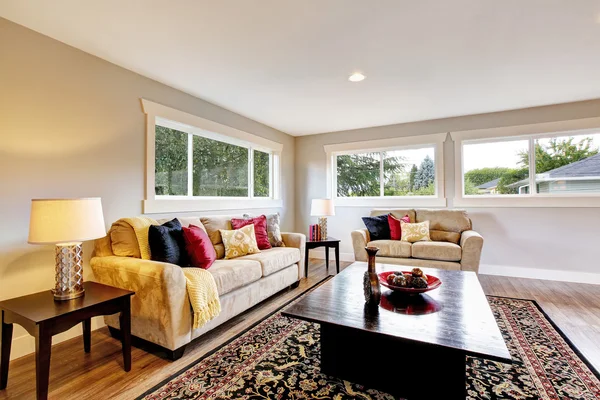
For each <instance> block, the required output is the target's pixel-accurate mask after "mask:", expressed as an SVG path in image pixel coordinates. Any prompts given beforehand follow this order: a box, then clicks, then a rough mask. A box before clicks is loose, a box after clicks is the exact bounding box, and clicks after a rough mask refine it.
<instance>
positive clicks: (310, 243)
mask: <svg viewBox="0 0 600 400" xmlns="http://www.w3.org/2000/svg"><path fill="white" fill-rule="evenodd" d="M317 247H325V265H326V266H327V271H329V249H330V248H333V249H334V250H335V269H336V272H337V273H338V274H339V273H340V239H336V238H334V237H331V236H329V237H328V238H327V239H323V240H307V241H306V254H305V256H304V277H305V278H306V277H308V251H309V250H310V249H316V248H317Z"/></svg>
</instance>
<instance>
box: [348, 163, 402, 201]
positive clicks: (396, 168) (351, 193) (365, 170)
mask: <svg viewBox="0 0 600 400" xmlns="http://www.w3.org/2000/svg"><path fill="white" fill-rule="evenodd" d="M383 156H384V159H383V171H384V178H385V180H386V182H387V181H392V180H393V179H392V178H393V177H394V176H395V175H396V174H399V173H401V172H402V171H403V170H404V165H403V164H402V158H401V157H385V153H383ZM380 167H381V165H380V154H379V153H362V154H347V155H340V156H337V192H338V196H339V197H362V196H379V173H380ZM390 190H394V189H390Z"/></svg>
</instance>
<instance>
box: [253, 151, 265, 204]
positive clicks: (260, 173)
mask: <svg viewBox="0 0 600 400" xmlns="http://www.w3.org/2000/svg"><path fill="white" fill-rule="evenodd" d="M254 197H269V153H265V152H262V151H258V150H254Z"/></svg>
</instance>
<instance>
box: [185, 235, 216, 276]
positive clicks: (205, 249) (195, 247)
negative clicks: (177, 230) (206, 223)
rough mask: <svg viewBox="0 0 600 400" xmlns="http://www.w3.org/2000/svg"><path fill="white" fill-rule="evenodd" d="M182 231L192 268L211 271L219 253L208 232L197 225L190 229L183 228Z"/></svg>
mask: <svg viewBox="0 0 600 400" xmlns="http://www.w3.org/2000/svg"><path fill="white" fill-rule="evenodd" d="M181 229H183V239H184V240H185V250H186V252H187V254H188V257H189V260H190V266H192V267H196V268H204V269H209V268H210V266H211V265H212V264H213V263H214V262H215V260H216V259H217V252H216V251H215V248H214V247H213V245H212V243H211V242H210V239H209V238H208V234H207V233H206V231H205V230H204V229H202V228H200V227H198V226H196V225H190V226H189V228H188V227H187V226H183V227H181Z"/></svg>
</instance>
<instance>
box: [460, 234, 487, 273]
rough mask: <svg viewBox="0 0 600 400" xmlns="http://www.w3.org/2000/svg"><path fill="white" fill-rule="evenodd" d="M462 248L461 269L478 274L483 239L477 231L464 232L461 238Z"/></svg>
mask: <svg viewBox="0 0 600 400" xmlns="http://www.w3.org/2000/svg"><path fill="white" fill-rule="evenodd" d="M460 247H461V249H462V258H461V260H460V269H462V270H463V271H474V272H476V273H478V272H479V261H480V260H481V250H482V249H483V237H482V236H481V235H480V234H479V233H477V232H475V231H464V232H463V233H462V235H461V236H460Z"/></svg>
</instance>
